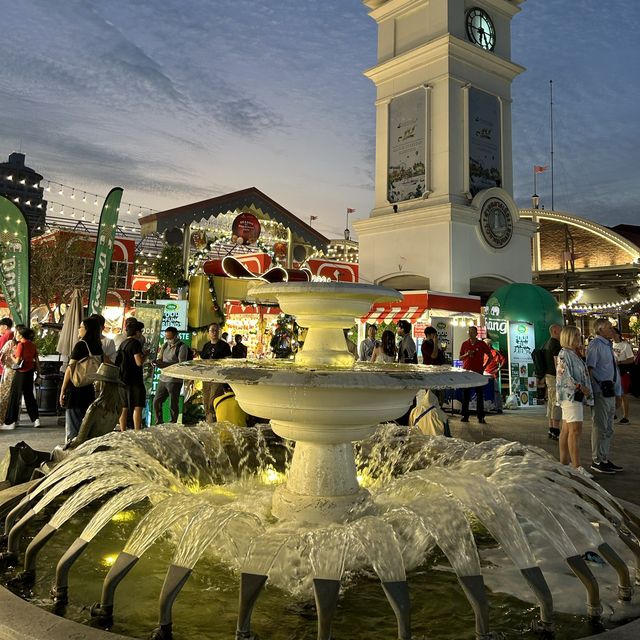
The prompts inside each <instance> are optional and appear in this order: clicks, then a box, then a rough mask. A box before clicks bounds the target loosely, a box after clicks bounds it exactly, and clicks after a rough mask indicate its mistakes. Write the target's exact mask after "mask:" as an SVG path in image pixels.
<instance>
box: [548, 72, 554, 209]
mask: <svg viewBox="0 0 640 640" xmlns="http://www.w3.org/2000/svg"><path fill="white" fill-rule="evenodd" d="M549 97H550V110H549V113H550V125H551V211H555V207H554V199H553V196H554V193H553V80H549Z"/></svg>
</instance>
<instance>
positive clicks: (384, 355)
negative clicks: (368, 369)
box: [371, 329, 398, 363]
mask: <svg viewBox="0 0 640 640" xmlns="http://www.w3.org/2000/svg"><path fill="white" fill-rule="evenodd" d="M397 358H398V349H397V348H396V337H395V335H394V333H393V331H390V330H389V329H385V330H384V331H383V332H382V337H381V339H380V344H378V345H377V346H376V348H375V349H374V350H373V353H372V354H371V362H387V363H391V362H395V361H396V360H397Z"/></svg>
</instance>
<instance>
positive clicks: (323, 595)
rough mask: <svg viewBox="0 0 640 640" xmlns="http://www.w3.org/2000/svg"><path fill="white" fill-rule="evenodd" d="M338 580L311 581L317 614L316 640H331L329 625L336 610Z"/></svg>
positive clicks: (315, 579)
mask: <svg viewBox="0 0 640 640" xmlns="http://www.w3.org/2000/svg"><path fill="white" fill-rule="evenodd" d="M339 592H340V580H327V579H325V578H314V579H313V595H314V597H315V600H316V611H317V612H318V638H317V640H331V625H332V624H333V618H334V616H335V614H336V609H337V608H338V594H339Z"/></svg>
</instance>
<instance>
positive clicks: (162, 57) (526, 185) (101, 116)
mask: <svg viewBox="0 0 640 640" xmlns="http://www.w3.org/2000/svg"><path fill="white" fill-rule="evenodd" d="M0 15H1V16H2V21H3V37H2V39H0V59H1V60H2V64H1V65H0V105H1V111H0V161H3V160H5V159H6V157H7V156H8V154H9V153H10V152H12V151H16V150H18V149H20V148H21V150H22V152H23V153H25V154H26V156H27V164H28V165H29V166H31V167H33V168H34V169H36V170H37V171H38V172H40V173H42V174H43V175H44V176H45V177H46V178H49V179H51V180H54V181H59V182H63V183H65V184H69V185H73V186H75V187H76V188H78V189H82V190H87V191H90V192H95V193H104V194H106V192H107V191H108V190H109V188H110V187H112V186H115V185H120V186H123V187H124V188H125V196H124V198H123V199H124V200H125V201H128V202H132V203H136V204H139V205H142V206H146V207H151V208H154V209H166V208H170V207H173V206H178V205H182V204H187V203H189V202H194V201H197V200H202V199H205V198H208V197H213V196H216V195H220V194H223V193H227V192H231V191H235V190H238V189H243V188H245V187H248V186H255V187H257V188H259V189H260V190H262V191H263V192H265V193H266V194H267V195H269V196H270V197H271V198H273V199H274V200H276V201H277V202H279V203H280V204H282V205H283V206H285V207H286V208H288V209H289V210H290V211H292V212H293V213H294V214H296V215H297V216H299V217H300V218H302V219H303V220H306V221H308V219H309V216H311V215H315V216H318V219H317V220H316V221H315V222H314V226H315V227H316V228H317V229H318V230H319V231H321V232H323V233H325V234H326V235H328V236H330V237H337V236H340V235H341V232H342V230H343V229H344V223H345V209H346V207H352V208H355V209H356V210H357V213H356V214H355V217H367V216H368V214H369V211H370V209H371V207H372V205H373V159H374V106H373V102H374V98H375V91H374V86H373V84H372V83H371V82H370V81H369V80H367V79H366V78H364V77H363V76H362V72H363V71H364V70H365V69H367V68H369V67H372V66H373V65H374V64H375V62H376V57H375V56H376V26H375V23H374V22H373V20H371V19H370V18H369V17H368V15H367V10H366V7H364V5H362V3H361V2H360V0H324V1H323V2H310V1H308V0H302V1H301V0H277V1H276V2H265V1H264V0H234V1H233V2H231V1H229V0H180V1H178V0H135V1H134V0H108V1H107V0H57V1H56V2H51V0H19V1H17V2H16V1H15V0H0ZM639 30H640V14H639V13H638V11H637V1H636V0H610V1H609V2H606V3H605V2H602V1H601V0H579V1H576V0H572V1H570V2H569V1H567V0H527V2H526V3H524V4H523V11H522V12H521V13H520V14H519V15H517V16H516V17H515V18H514V20H513V51H512V57H513V60H514V61H515V62H517V63H519V64H522V65H523V66H525V67H526V68H527V71H526V72H525V73H524V74H523V75H521V76H520V77H519V78H517V79H516V81H515V82H514V85H513V100H514V103H513V130H514V135H513V138H514V172H515V194H514V195H515V197H516V201H517V202H518V204H519V205H520V206H527V207H528V206H530V196H531V194H532V192H533V177H532V171H533V165H534V164H540V165H546V164H549V80H550V79H552V80H553V84H554V103H555V106H554V120H555V208H556V209H558V210H565V211H571V212H575V213H577V214H579V215H583V216H586V217H589V218H592V219H594V220H596V221H598V222H601V223H603V224H607V225H615V224H618V223H630V224H634V223H640V215H639V214H640V205H639V204H638V203H639V202H640V180H639V179H638V171H639V169H640V151H639V149H640V118H639V117H638V113H639V105H640V73H638V61H639V60H640V44H639V40H638V35H637V34H638V31H639ZM538 193H539V195H540V196H541V199H542V204H543V205H545V207H546V208H550V206H551V198H550V174H549V173H545V174H542V175H540V176H539V181H538Z"/></svg>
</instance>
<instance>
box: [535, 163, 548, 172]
mask: <svg viewBox="0 0 640 640" xmlns="http://www.w3.org/2000/svg"><path fill="white" fill-rule="evenodd" d="M548 168H549V165H548V164H546V165H544V167H543V166H541V165H539V164H536V165H534V167H533V172H534V173H544V172H545V171H546V170H547V169H548Z"/></svg>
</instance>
